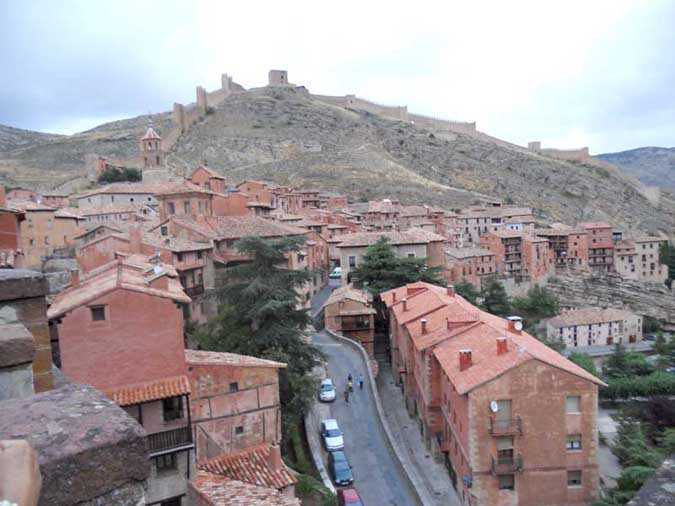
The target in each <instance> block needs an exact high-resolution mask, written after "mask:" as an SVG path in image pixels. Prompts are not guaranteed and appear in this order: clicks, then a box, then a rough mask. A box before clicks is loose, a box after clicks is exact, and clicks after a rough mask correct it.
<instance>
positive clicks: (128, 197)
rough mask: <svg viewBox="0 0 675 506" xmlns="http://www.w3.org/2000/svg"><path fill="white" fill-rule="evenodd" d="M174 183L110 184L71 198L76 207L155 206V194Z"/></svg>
mask: <svg viewBox="0 0 675 506" xmlns="http://www.w3.org/2000/svg"><path fill="white" fill-rule="evenodd" d="M173 185H174V183H112V184H109V185H107V186H103V187H101V188H97V189H96V190H92V191H90V192H87V193H83V194H81V195H76V196H75V197H73V199H72V200H73V201H74V202H75V203H76V204H77V207H78V208H80V209H84V208H86V207H98V208H101V207H107V206H129V205H140V204H145V205H149V206H155V205H157V200H156V199H155V197H154V195H155V193H158V192H161V191H162V190H164V189H166V188H170V187H172V186H173Z"/></svg>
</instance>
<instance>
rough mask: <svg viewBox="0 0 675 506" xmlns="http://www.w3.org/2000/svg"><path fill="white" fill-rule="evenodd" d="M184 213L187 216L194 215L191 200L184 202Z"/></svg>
mask: <svg viewBox="0 0 675 506" xmlns="http://www.w3.org/2000/svg"><path fill="white" fill-rule="evenodd" d="M183 212H184V213H185V214H191V213H192V210H191V208H190V201H189V200H185V201H184V202H183Z"/></svg>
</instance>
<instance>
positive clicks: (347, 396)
mask: <svg viewBox="0 0 675 506" xmlns="http://www.w3.org/2000/svg"><path fill="white" fill-rule="evenodd" d="M345 402H346V403H347V404H349V389H348V388H345Z"/></svg>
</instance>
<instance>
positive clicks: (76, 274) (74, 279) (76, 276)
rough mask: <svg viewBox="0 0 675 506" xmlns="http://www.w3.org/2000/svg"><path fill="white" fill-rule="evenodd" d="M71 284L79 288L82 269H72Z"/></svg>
mask: <svg viewBox="0 0 675 506" xmlns="http://www.w3.org/2000/svg"><path fill="white" fill-rule="evenodd" d="M70 286H71V287H72V288H77V287H78V286H80V270H79V269H71V270H70Z"/></svg>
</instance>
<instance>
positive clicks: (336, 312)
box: [322, 285, 375, 357]
mask: <svg viewBox="0 0 675 506" xmlns="http://www.w3.org/2000/svg"><path fill="white" fill-rule="evenodd" d="M322 309H323V312H324V322H325V326H326V328H327V329H328V330H332V331H333V332H337V333H338V334H342V335H344V336H347V337H349V338H351V339H354V340H355V341H358V342H359V343H361V345H362V346H363V347H364V348H365V350H366V351H367V352H368V354H369V355H370V356H371V357H374V356H375V309H373V304H372V300H371V298H370V297H369V296H368V293H367V292H364V291H361V290H357V289H355V288H354V287H353V286H352V285H346V286H342V287H340V288H337V289H335V290H333V292H332V293H331V294H330V296H329V297H328V299H327V300H326V302H324V304H323V306H322Z"/></svg>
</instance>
